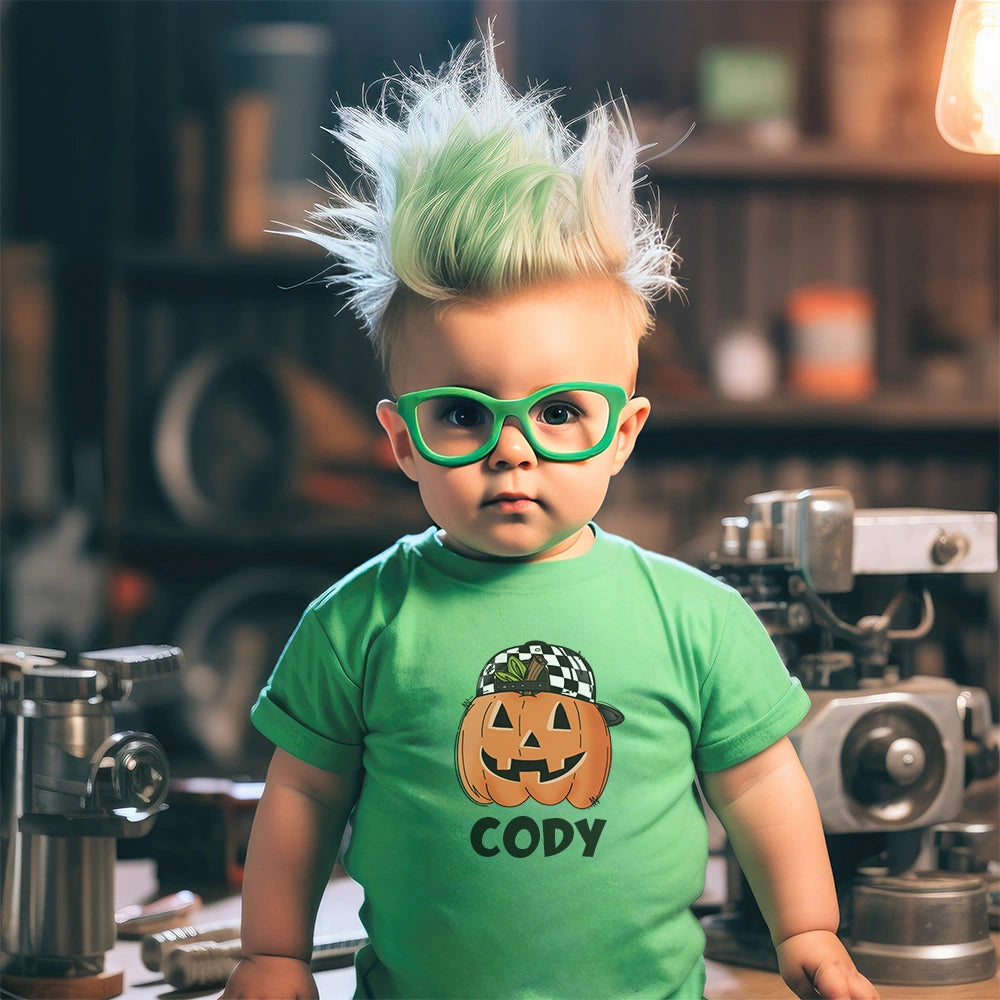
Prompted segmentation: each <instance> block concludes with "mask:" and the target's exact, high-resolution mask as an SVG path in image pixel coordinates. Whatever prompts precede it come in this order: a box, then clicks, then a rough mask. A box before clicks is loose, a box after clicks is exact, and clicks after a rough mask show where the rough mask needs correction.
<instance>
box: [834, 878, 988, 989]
mask: <svg viewBox="0 0 1000 1000" xmlns="http://www.w3.org/2000/svg"><path fill="white" fill-rule="evenodd" d="M848 948H849V950H850V952H851V956H852V957H853V959H854V961H855V963H856V964H857V966H858V969H860V971H861V972H862V973H863V974H864V975H866V976H867V977H868V978H869V979H871V980H872V981H874V982H877V983H893V984H897V985H901V986H918V985H919V986H932V985H934V986H942V985H950V984H958V983H972V982H978V981H980V980H983V979H989V978H990V977H991V976H992V975H993V974H994V973H995V972H996V968H997V956H996V951H995V950H994V948H993V942H992V941H991V940H990V933H989V916H988V907H987V894H986V884H985V882H984V880H983V879H982V878H980V877H978V876H975V875H953V874H949V873H943V872H911V873H907V874H906V875H900V876H891V875H872V876H862V877H860V878H859V879H858V880H857V882H856V883H855V885H854V888H853V892H852V896H851V939H850V941H849V942H848Z"/></svg>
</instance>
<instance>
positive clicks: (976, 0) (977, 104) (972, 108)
mask: <svg viewBox="0 0 1000 1000" xmlns="http://www.w3.org/2000/svg"><path fill="white" fill-rule="evenodd" d="M934 115H935V118H936V120H937V127H938V131H939V132H940V133H941V135H942V136H944V138H945V139H946V140H947V141H948V142H949V143H951V145H952V146H955V147H956V148H957V149H962V150H965V151H967V152H970V153H1000V0H957V2H956V3H955V10H954V13H953V14H952V16H951V29H950V30H949V32H948V44H947V46H946V47H945V50H944V62H943V64H942V66H941V82H940V84H939V85H938V92H937V103H936V105H935V109H934Z"/></svg>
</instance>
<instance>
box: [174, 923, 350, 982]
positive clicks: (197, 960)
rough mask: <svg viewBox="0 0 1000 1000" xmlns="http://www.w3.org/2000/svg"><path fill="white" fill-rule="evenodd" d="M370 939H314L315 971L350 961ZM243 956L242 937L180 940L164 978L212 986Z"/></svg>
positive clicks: (337, 966) (224, 978) (228, 972)
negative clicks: (228, 939)
mask: <svg viewBox="0 0 1000 1000" xmlns="http://www.w3.org/2000/svg"><path fill="white" fill-rule="evenodd" d="M366 944H368V939H367V938H364V937H360V938H327V937H325V936H317V937H316V938H315V939H314V940H313V953H312V958H311V959H310V961H309V967H310V968H311V969H312V970H313V972H319V971H321V970H322V969H335V968H339V967H340V966H344V965H349V964H350V963H351V961H352V960H353V958H354V955H355V953H356V952H358V951H360V950H361V949H362V948H363V947H364V946H365V945H366ZM242 957H243V947H242V945H241V944H240V941H239V938H238V937H236V938H234V939H233V940H230V941H206V940H202V941H193V942H191V943H189V944H180V945H178V946H177V947H175V948H174V949H172V950H171V951H169V952H168V953H167V954H166V955H165V956H164V958H163V966H162V971H163V978H164V979H165V980H166V981H167V982H168V983H169V984H170V985H171V986H173V987H174V989H177V990H196V989H204V988H205V987H210V986H223V985H225V982H226V980H227V979H228V978H229V974H230V973H231V972H232V971H233V969H234V968H236V963H237V962H238V961H239V960H240V959H241V958H242Z"/></svg>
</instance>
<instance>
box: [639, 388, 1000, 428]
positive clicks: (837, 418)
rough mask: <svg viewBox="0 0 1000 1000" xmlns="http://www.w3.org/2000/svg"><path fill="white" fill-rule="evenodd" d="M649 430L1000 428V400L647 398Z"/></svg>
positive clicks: (911, 397)
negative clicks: (832, 400) (742, 401)
mask: <svg viewBox="0 0 1000 1000" xmlns="http://www.w3.org/2000/svg"><path fill="white" fill-rule="evenodd" d="M651 401H652V405H653V410H652V415H651V417H650V425H651V427H652V428H654V429H660V430H669V429H673V428H684V429H689V430H707V429H714V430H727V429H740V430H746V429H759V430H763V429H770V428H776V429H797V430H801V429H806V428H822V429H825V430H844V431H877V432H886V431H889V432H894V431H899V432H920V431H926V432H934V433H941V432H945V433H960V432H970V433H993V434H997V433H1000V404H998V402H997V400H996V399H995V398H994V399H989V398H983V399H977V398H965V399H928V398H925V397H921V396H920V395H919V394H918V393H917V392H916V391H914V392H913V393H912V394H907V395H902V394H898V395H883V396H876V397H873V398H872V399H867V400H861V401H858V402H843V403H841V402H827V401H823V400H813V399H796V398H793V397H782V398H776V399H771V400H764V401H761V402H755V403H734V402H728V401H726V400H719V399H712V398H707V399H702V400H677V399H666V398H656V397H651Z"/></svg>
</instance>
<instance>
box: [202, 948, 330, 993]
mask: <svg viewBox="0 0 1000 1000" xmlns="http://www.w3.org/2000/svg"><path fill="white" fill-rule="evenodd" d="M219 1000H319V989H318V987H317V986H316V980H315V979H313V975H312V972H310V971H309V965H308V963H306V962H303V961H301V960H299V959H297V958H284V957H282V956H280V955H255V956H254V957H253V958H243V959H241V960H240V963H239V965H237V966H236V968H235V969H233V971H232V973H231V974H230V976H229V982H228V983H226V990H225V992H224V993H223V994H222V996H221V997H220V998H219Z"/></svg>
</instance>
